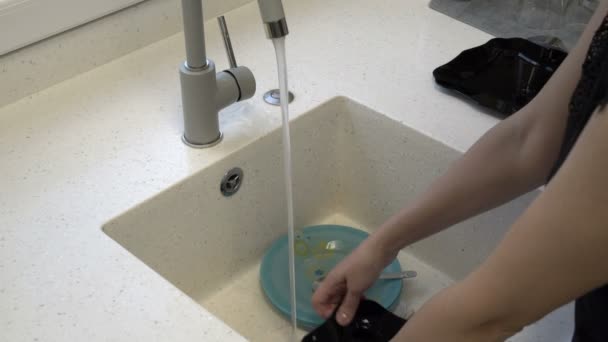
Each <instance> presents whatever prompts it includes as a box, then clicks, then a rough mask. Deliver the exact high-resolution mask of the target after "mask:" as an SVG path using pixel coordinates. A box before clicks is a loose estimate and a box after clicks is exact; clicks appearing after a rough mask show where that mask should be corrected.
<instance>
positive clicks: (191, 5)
mask: <svg viewBox="0 0 608 342" xmlns="http://www.w3.org/2000/svg"><path fill="white" fill-rule="evenodd" d="M258 4H259V7H260V13H261V15H262V21H263V22H264V25H265V27H266V34H267V36H268V38H270V39H274V38H281V37H284V36H286V35H287V34H288V33H289V30H288V28H287V21H286V20H285V13H284V11H283V4H282V2H281V0H258ZM182 12H183V19H184V36H185V39H186V61H185V62H184V63H183V64H182V65H181V67H180V70H179V71H180V81H181V88H182V105H183V114H184V135H183V137H182V140H183V141H184V143H185V144H186V145H188V146H191V147H196V148H204V147H211V146H215V145H216V144H218V143H219V142H220V141H221V140H222V133H221V131H220V127H219V118H218V113H219V111H220V110H222V109H224V108H226V107H227V106H229V105H231V104H233V103H236V102H239V101H244V100H247V99H250V98H251V97H253V95H254V94H255V91H256V82H255V77H254V76H253V73H252V72H251V70H249V69H248V68H246V67H243V66H237V67H232V68H230V69H228V70H226V71H222V72H220V73H217V74H216V71H215V64H214V63H213V61H211V60H210V59H207V54H206V50H205V32H204V26H203V5H202V0H182Z"/></svg>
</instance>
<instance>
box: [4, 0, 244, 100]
mask: <svg viewBox="0 0 608 342" xmlns="http://www.w3.org/2000/svg"><path fill="white" fill-rule="evenodd" d="M23 1H26V2H27V1H30V0H0V7H2V8H5V9H6V7H7V6H6V5H8V4H9V3H11V4H13V3H21V2H23ZM39 1H45V2H49V3H50V2H55V3H56V1H60V0H39ZM80 1H83V2H89V1H91V0H80ZM96 1H98V2H104V1H110V0H96ZM132 1H133V2H135V1H139V0H132ZM251 1H252V0H204V6H205V17H206V18H207V19H210V18H213V17H216V16H218V15H220V14H222V13H225V12H228V11H230V10H232V9H234V8H237V7H239V6H242V5H244V4H246V3H248V2H251ZM123 2H124V0H123ZM180 3H181V1H180V0H145V1H143V2H141V3H139V4H137V5H136V6H132V7H130V8H128V9H125V10H122V11H119V12H117V13H115V14H112V15H109V16H106V17H104V18H102V19H100V20H97V21H95V22H92V23H89V24H87V25H83V26H81V27H78V28H76V29H74V30H70V31H67V32H64V33H62V34H59V35H56V36H54V37H51V38H50V39H46V40H43V41H41V42H38V43H36V44H32V45H30V46H27V47H25V48H23V49H20V50H17V51H13V52H10V53H8V54H5V55H0V107H2V106H4V105H7V104H9V103H12V102H15V101H17V100H19V99H21V98H23V97H26V96H28V95H31V94H33V93H36V92H38V91H40V90H43V89H45V88H47V87H50V86H52V85H54V84H56V83H59V82H61V81H63V80H66V79H68V78H71V77H73V76H75V75H77V74H80V73H83V72H86V71H88V70H91V69H93V68H95V67H96V66H98V65H101V64H104V63H107V62H109V61H111V60H113V59H116V58H118V57H121V56H123V55H125V54H128V53H130V52H132V51H134V50H137V49H139V48H141V47H143V46H145V45H148V44H151V43H154V42H156V41H158V40H161V39H163V38H166V37H168V36H170V35H173V34H175V33H177V32H179V31H180V30H181V29H182V21H181V6H180ZM114 4H115V5H116V4H117V2H114ZM24 21H26V20H24ZM32 21H33V22H35V21H36V20H33V19H32V20H29V21H27V22H29V23H31V22H32ZM2 23H5V18H4V17H2V16H0V24H2ZM229 24H230V23H229ZM33 26H36V24H34V25H33ZM16 31H18V29H17V28H16V26H11V25H8V26H5V27H4V28H2V29H0V41H2V40H3V39H5V41H8V39H9V38H7V37H8V35H9V34H13V33H15V32H16ZM1 49H2V47H1V46H0V50H1ZM4 50H7V49H6V48H5V49H4Z"/></svg>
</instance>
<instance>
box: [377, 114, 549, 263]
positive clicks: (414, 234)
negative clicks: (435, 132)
mask: <svg viewBox="0 0 608 342" xmlns="http://www.w3.org/2000/svg"><path fill="white" fill-rule="evenodd" d="M526 129H527V127H526V126H525V121H524V120H520V119H519V118H518V117H514V118H511V119H508V120H505V121H503V122H501V123H500V124H498V125H497V126H495V127H494V128H493V129H491V130H490V131H489V132H488V133H486V134H485V135H484V136H483V137H482V138H481V139H480V140H479V141H478V142H477V143H476V144H475V145H474V146H473V147H472V148H471V149H470V150H469V151H468V152H467V153H466V154H465V155H464V156H463V157H462V158H461V159H460V160H458V161H456V162H455V163H454V164H453V165H452V166H451V167H450V169H449V170H448V171H447V172H446V174H444V175H443V176H441V177H440V178H439V179H437V180H436V181H435V182H434V183H433V184H432V185H431V186H430V188H429V189H428V190H427V191H426V192H425V193H423V194H422V195H421V196H419V197H418V199H417V200H415V201H414V202H413V203H411V204H409V205H408V206H407V207H405V208H404V209H402V210H401V211H400V212H398V213H397V214H396V215H394V216H393V217H391V218H390V219H389V220H388V221H387V222H385V223H384V224H383V225H382V226H381V227H380V229H379V231H378V232H377V233H376V234H374V235H373V236H372V239H377V242H379V244H381V245H382V247H383V248H385V249H387V250H388V251H390V253H392V254H396V252H397V251H398V250H400V249H401V248H403V247H404V246H407V245H409V244H411V243H414V242H416V241H418V240H421V239H423V238H425V237H427V236H430V235H432V234H434V233H437V232H438V231H441V230H443V229H445V228H447V227H449V226H451V225H454V224H456V223H458V222H461V221H463V220H465V219H467V218H470V217H472V216H475V215H477V214H479V213H482V212H484V211H486V210H489V209H492V208H494V207H496V206H499V205H501V204H503V203H505V202H507V201H509V200H511V199H513V198H515V197H517V196H519V195H522V194H524V193H526V192H529V191H531V190H533V189H535V188H536V187H538V186H540V185H541V184H542V183H543V181H544V177H546V174H547V170H540V172H539V171H538V170H535V169H534V163H533V162H534V161H533V160H530V159H529V158H528V156H526V154H525V153H526V143H527V139H526V135H527V134H526ZM553 150H556V151H555V152H553V153H554V154H556V152H557V149H556V148H553ZM550 153H551V152H550Z"/></svg>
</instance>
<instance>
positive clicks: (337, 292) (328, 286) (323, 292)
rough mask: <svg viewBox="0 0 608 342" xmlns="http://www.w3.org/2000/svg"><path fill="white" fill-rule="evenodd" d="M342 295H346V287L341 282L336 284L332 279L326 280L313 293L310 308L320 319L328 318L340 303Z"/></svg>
mask: <svg viewBox="0 0 608 342" xmlns="http://www.w3.org/2000/svg"><path fill="white" fill-rule="evenodd" d="M344 293H346V286H345V284H344V282H343V281H340V282H336V281H335V280H334V279H333V278H327V279H325V280H324V281H323V282H321V284H320V285H319V288H318V289H317V290H316V291H315V293H314V295H313V297H312V306H313V307H314V309H315V310H316V311H317V313H318V314H319V315H321V317H323V318H329V317H331V315H332V314H333V313H334V311H335V310H336V308H337V307H338V304H340V302H341V301H342V297H343V296H344Z"/></svg>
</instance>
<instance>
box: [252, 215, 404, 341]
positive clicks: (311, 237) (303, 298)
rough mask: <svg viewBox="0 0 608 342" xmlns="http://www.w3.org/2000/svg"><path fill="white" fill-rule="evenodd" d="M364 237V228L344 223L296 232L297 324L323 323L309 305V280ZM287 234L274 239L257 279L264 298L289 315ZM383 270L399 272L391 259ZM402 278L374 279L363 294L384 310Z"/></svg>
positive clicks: (397, 292) (310, 326)
mask: <svg viewBox="0 0 608 342" xmlns="http://www.w3.org/2000/svg"><path fill="white" fill-rule="evenodd" d="M367 237H368V234H367V233H366V232H364V231H361V230H358V229H354V228H351V227H345V226H336V225H323V226H314V227H307V228H304V229H302V230H299V231H297V232H296V242H295V252H296V260H295V267H296V303H297V304H296V305H297V316H298V317H297V318H298V325H300V326H301V327H302V328H305V329H313V328H315V327H317V326H319V325H321V324H322V323H323V322H324V319H323V318H321V317H320V316H319V315H317V313H316V312H315V310H314V309H313V307H312V303H311V297H312V292H313V291H312V283H313V282H314V281H315V280H318V279H321V278H322V277H324V276H325V275H326V274H327V273H328V272H329V271H331V270H332V269H333V268H334V266H336V265H337V264H338V263H339V262H340V261H341V260H342V259H344V258H345V257H346V256H347V255H348V254H350V252H351V251H353V250H354V249H355V248H356V247H357V246H359V244H360V243H361V242H362V241H363V240H365V239H366V238H367ZM287 248H288V244H287V235H284V236H282V237H280V238H279V239H278V240H276V241H275V242H274V243H273V245H272V246H271V247H270V249H269V250H268V251H267V252H266V255H264V259H263V260H262V266H261V267H260V281H261V285H262V289H263V290H264V293H265V294H266V297H267V298H268V300H269V301H270V302H271V303H272V304H273V305H274V306H275V307H276V308H277V309H278V310H279V311H280V312H281V313H282V314H284V315H285V316H288V317H289V315H290V312H291V310H290V304H289V303H290V300H289V268H288V249H287ZM384 272H391V273H393V272H401V265H400V264H399V261H397V260H394V261H393V262H392V263H391V264H390V265H389V266H388V267H387V268H386V269H384ZM401 287H402V280H378V281H377V282H376V283H375V284H374V286H372V287H371V288H370V289H369V290H367V292H365V296H366V297H367V298H368V299H371V300H373V301H376V302H378V303H380V304H381V305H382V306H384V307H385V308H386V309H391V308H393V306H395V305H396V304H397V301H398V299H399V295H400V294H401Z"/></svg>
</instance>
